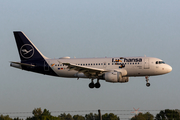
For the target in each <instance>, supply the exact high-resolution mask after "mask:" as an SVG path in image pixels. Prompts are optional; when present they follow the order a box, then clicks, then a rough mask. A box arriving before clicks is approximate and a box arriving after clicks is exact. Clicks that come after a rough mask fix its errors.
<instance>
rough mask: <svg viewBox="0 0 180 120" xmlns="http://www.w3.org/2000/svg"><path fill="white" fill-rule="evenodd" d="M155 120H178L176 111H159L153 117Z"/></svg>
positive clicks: (179, 117)
mask: <svg viewBox="0 0 180 120" xmlns="http://www.w3.org/2000/svg"><path fill="white" fill-rule="evenodd" d="M155 120H180V115H179V113H178V111H177V110H169V109H166V110H161V111H160V112H159V113H158V114H157V115H156V117H155Z"/></svg>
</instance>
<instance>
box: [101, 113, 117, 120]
mask: <svg viewBox="0 0 180 120" xmlns="http://www.w3.org/2000/svg"><path fill="white" fill-rule="evenodd" d="M102 119H103V120H120V118H119V117H118V116H117V115H114V114H113V113H109V114H108V113H105V114H104V115H102Z"/></svg>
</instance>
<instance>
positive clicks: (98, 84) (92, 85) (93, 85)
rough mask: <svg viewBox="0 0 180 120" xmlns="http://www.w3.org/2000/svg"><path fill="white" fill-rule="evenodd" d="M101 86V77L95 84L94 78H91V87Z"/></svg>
mask: <svg viewBox="0 0 180 120" xmlns="http://www.w3.org/2000/svg"><path fill="white" fill-rule="evenodd" d="M94 87H95V88H100V87H101V84H100V83H99V79H97V83H95V84H94V82H93V79H91V83H89V88H91V89H92V88H94Z"/></svg>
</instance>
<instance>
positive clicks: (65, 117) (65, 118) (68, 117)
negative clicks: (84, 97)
mask: <svg viewBox="0 0 180 120" xmlns="http://www.w3.org/2000/svg"><path fill="white" fill-rule="evenodd" d="M58 118H60V119H61V120H73V118H72V116H71V115H70V114H69V113H68V114H66V113H63V114H61V115H59V116H58Z"/></svg>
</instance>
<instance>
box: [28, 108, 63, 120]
mask: <svg viewBox="0 0 180 120" xmlns="http://www.w3.org/2000/svg"><path fill="white" fill-rule="evenodd" d="M32 114H33V115H34V116H33V117H29V118H27V119H26V120H61V119H60V118H58V117H54V116H52V115H51V113H50V112H49V110H46V109H44V111H43V112H42V110H41V108H36V109H34V110H33V111H32Z"/></svg>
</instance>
